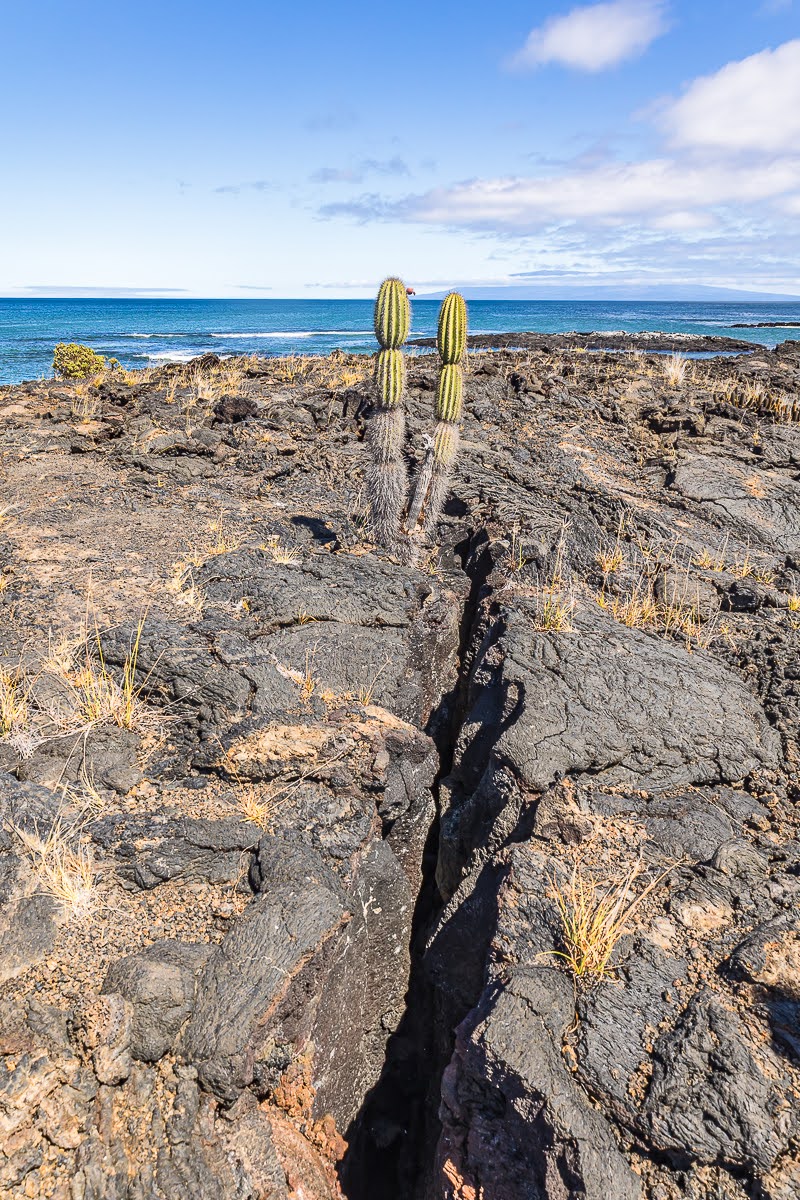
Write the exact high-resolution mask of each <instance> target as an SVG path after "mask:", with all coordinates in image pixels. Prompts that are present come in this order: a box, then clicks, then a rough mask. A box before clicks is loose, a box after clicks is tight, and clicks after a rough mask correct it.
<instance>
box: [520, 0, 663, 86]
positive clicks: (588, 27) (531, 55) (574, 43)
mask: <svg viewBox="0 0 800 1200" xmlns="http://www.w3.org/2000/svg"><path fill="white" fill-rule="evenodd" d="M666 28H667V23H666V20H665V16H664V5H663V3H661V2H660V0H611V2H610V3H606V4H590V5H587V6H583V7H580V8H573V9H572V10H571V12H568V13H567V14H566V15H565V16H563V17H551V18H550V20H549V21H545V23H544V25H542V26H540V27H539V28H537V29H534V30H533V31H532V32H531V33H530V34H529V35H528V38H527V41H526V42H525V45H524V46H523V47H522V49H521V50H520V51H518V53H517V54H515V55H514V56H513V58H512V59H511V63H510V65H511V66H513V67H518V68H522V69H526V68H534V67H541V66H544V65H545V64H547V63H560V64H561V65H562V66H565V67H573V68H574V69H575V70H578V71H602V70H603V69H604V68H606V67H614V66H616V65H617V63H621V62H624V61H625V59H627V58H635V57H636V56H637V55H639V54H642V53H643V52H644V51H645V50H646V49H647V47H648V46H649V45H650V43H651V42H653V41H654V40H655V39H656V38H657V37H658V36H659V35H660V34H662V33H663V32H664V31H665V29H666Z"/></svg>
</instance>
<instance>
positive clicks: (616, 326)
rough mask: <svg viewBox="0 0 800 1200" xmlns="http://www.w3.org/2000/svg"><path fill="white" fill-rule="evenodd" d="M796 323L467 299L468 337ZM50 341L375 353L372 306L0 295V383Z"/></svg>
mask: <svg viewBox="0 0 800 1200" xmlns="http://www.w3.org/2000/svg"><path fill="white" fill-rule="evenodd" d="M438 309H439V301H438V300H414V301H413V318H412V337H413V336H417V337H425V336H426V335H430V334H432V333H435V331H436V315H437V312H438ZM759 321H800V303H771V302H759V303H722V304H720V303H714V304H706V303H702V302H697V303H692V302H688V301H663V302H651V301H647V302H645V301H630V302H625V301H605V300H592V301H589V300H581V301H556V300H473V301H471V302H470V303H469V325H470V332H472V333H498V332H516V331H522V330H531V331H536V332H540V333H564V332H567V331H570V330H581V331H593V330H606V331H609V332H610V331H612V330H622V331H625V332H636V331H637V330H651V331H653V330H664V331H666V332H670V333H701V334H716V335H725V336H731V337H738V338H744V339H748V340H751V341H754V342H761V343H763V344H765V345H769V346H774V345H775V344H776V343H777V342H780V341H783V340H784V339H785V338H789V337H791V338H800V329H791V328H784V329H734V328H732V326H734V325H736V324H755V323H757V322H759ZM56 342H81V343H83V344H84V345H87V346H91V347H92V349H93V350H96V351H97V352H98V353H99V354H104V355H109V356H112V357H114V358H118V359H119V361H120V362H121V363H122V365H123V366H125V367H129V368H134V369H136V368H141V367H150V366H154V365H157V364H158V363H165V362H186V361H188V360H189V359H190V358H194V357H195V356H196V355H198V354H205V353H207V352H208V351H213V352H214V353H216V354H220V355H228V354H251V353H256V354H261V355H264V354H269V355H275V354H277V355H285V354H327V353H329V351H331V350H333V349H334V348H336V347H340V348H342V349H343V350H350V351H365V352H371V351H373V350H374V349H375V346H376V343H375V339H374V337H373V333H372V301H371V300H149V299H142V300H99V299H69V300H58V299H29V300H28V299H8V300H3V299H0V383H17V382H19V381H21V380H23V379H37V378H40V377H42V376H48V375H50V374H52V361H53V347H54V346H55V344H56Z"/></svg>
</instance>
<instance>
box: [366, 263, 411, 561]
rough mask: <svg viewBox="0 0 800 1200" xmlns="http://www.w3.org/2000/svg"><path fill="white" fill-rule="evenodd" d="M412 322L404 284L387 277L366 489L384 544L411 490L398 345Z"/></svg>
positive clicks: (378, 314)
mask: <svg viewBox="0 0 800 1200" xmlns="http://www.w3.org/2000/svg"><path fill="white" fill-rule="evenodd" d="M410 324H411V306H410V304H409V301H408V293H407V292H406V288H405V284H404V283H403V282H402V280H400V279H395V278H392V279H385V280H384V281H383V283H382V284H381V286H380V290H379V292H378V298H377V300H376V301H375V336H376V338H377V339H378V342H379V344H380V347H381V349H380V351H379V352H378V356H377V358H376V360H375V390H376V393H377V398H378V404H377V408H376V410H375V413H374V414H373V416H372V419H371V420H370V423H369V428H368V430H367V443H368V446H369V452H370V461H369V467H368V470H367V493H368V497H369V504H370V509H371V511H372V524H373V526H374V529H375V536H376V537H377V539H378V541H379V542H381V543H382V544H383V545H384V546H391V545H392V544H393V543H394V542H395V540H396V539H397V537H398V534H399V532H400V520H401V517H402V513H403V509H404V507H405V501H406V492H407V490H408V473H407V471H406V464H405V459H404V458H403V447H404V444H405V434H406V417H405V412H404V410H403V394H404V392H405V360H404V358H403V352H402V350H401V349H400V347H401V346H402V344H403V342H404V341H405V340H406V338H407V337H408V331H409V327H410Z"/></svg>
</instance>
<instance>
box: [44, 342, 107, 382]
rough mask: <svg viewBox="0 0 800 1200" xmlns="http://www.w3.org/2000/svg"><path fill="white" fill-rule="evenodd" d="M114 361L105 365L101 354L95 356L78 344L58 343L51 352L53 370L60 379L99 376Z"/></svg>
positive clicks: (92, 351) (91, 351)
mask: <svg viewBox="0 0 800 1200" xmlns="http://www.w3.org/2000/svg"><path fill="white" fill-rule="evenodd" d="M115 361H116V360H115V359H112V360H111V362H110V363H107V362H106V360H105V359H104V358H103V356H102V354H95V352H94V350H90V349H89V347H88V346H81V345H79V344H78V342H59V343H58V345H57V346H56V348H55V350H54V351H53V370H54V371H55V373H56V375H58V376H59V377H60V378H61V379H85V378H86V376H87V375H100V374H101V373H102V372H103V371H105V370H107V369H108V367H109V366H113V365H114V363H115Z"/></svg>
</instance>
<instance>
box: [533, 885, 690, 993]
mask: <svg viewBox="0 0 800 1200" xmlns="http://www.w3.org/2000/svg"><path fill="white" fill-rule="evenodd" d="M643 869H644V868H643V865H642V863H641V862H637V863H635V864H634V865H633V866H632V867H631V868H630V870H629V871H627V872H626V873H625V874H624V875H623V876H622V877H621V878H619V879H617V880H616V881H614V882H611V883H607V884H605V885H602V884H600V883H598V881H597V880H596V879H594V878H593V877H592V876H591V875H589V874H587V873H586V872H585V871H584V869H583V867H582V866H580V865H579V864H578V863H576V864H575V865H574V866H573V868H572V873H571V875H570V877H569V879H568V880H567V881H566V883H563V884H560V883H559V882H558V879H557V878H556V877H555V875H554V876H553V877H552V878H551V880H550V885H551V894H552V896H553V898H554V899H555V902H556V905H557V907H558V912H559V916H560V917H561V932H562V938H563V945H564V949H563V950H554V951H553V954H554V955H555V956H556V957H557V958H562V959H563V960H564V962H565V963H566V964H567V966H568V967H569V969H570V971H571V972H572V974H573V975H574V976H575V977H576V978H577V979H580V978H583V977H584V976H587V975H594V976H596V977H598V978H608V977H609V976H611V975H612V974H613V967H611V965H610V962H611V956H612V955H613V953H614V950H615V949H616V947H617V945H618V944H619V941H620V939H621V938H622V937H624V936H625V934H626V933H629V932H630V930H631V928H632V925H633V918H634V917H635V915H636V912H637V910H638V908H639V907H640V906H641V904H642V902H643V901H644V900H645V898H646V897H647V896H648V895H649V894H650V893H651V892H652V891H653V889H654V888H655V887H656V886H657V885H658V884H659V882H660V881H661V880H662V879H663V878H664V876H665V875H666V874H668V871H664V872H662V874H661V875H659V876H657V877H656V878H655V879H651V880H650V882H649V883H648V884H646V885H645V887H644V888H643V889H642V890H641V891H640V892H639V893H638V895H637V894H635V893H634V885H635V883H636V880H637V879H638V878H639V876H640V875H641V874H642V871H643Z"/></svg>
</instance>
